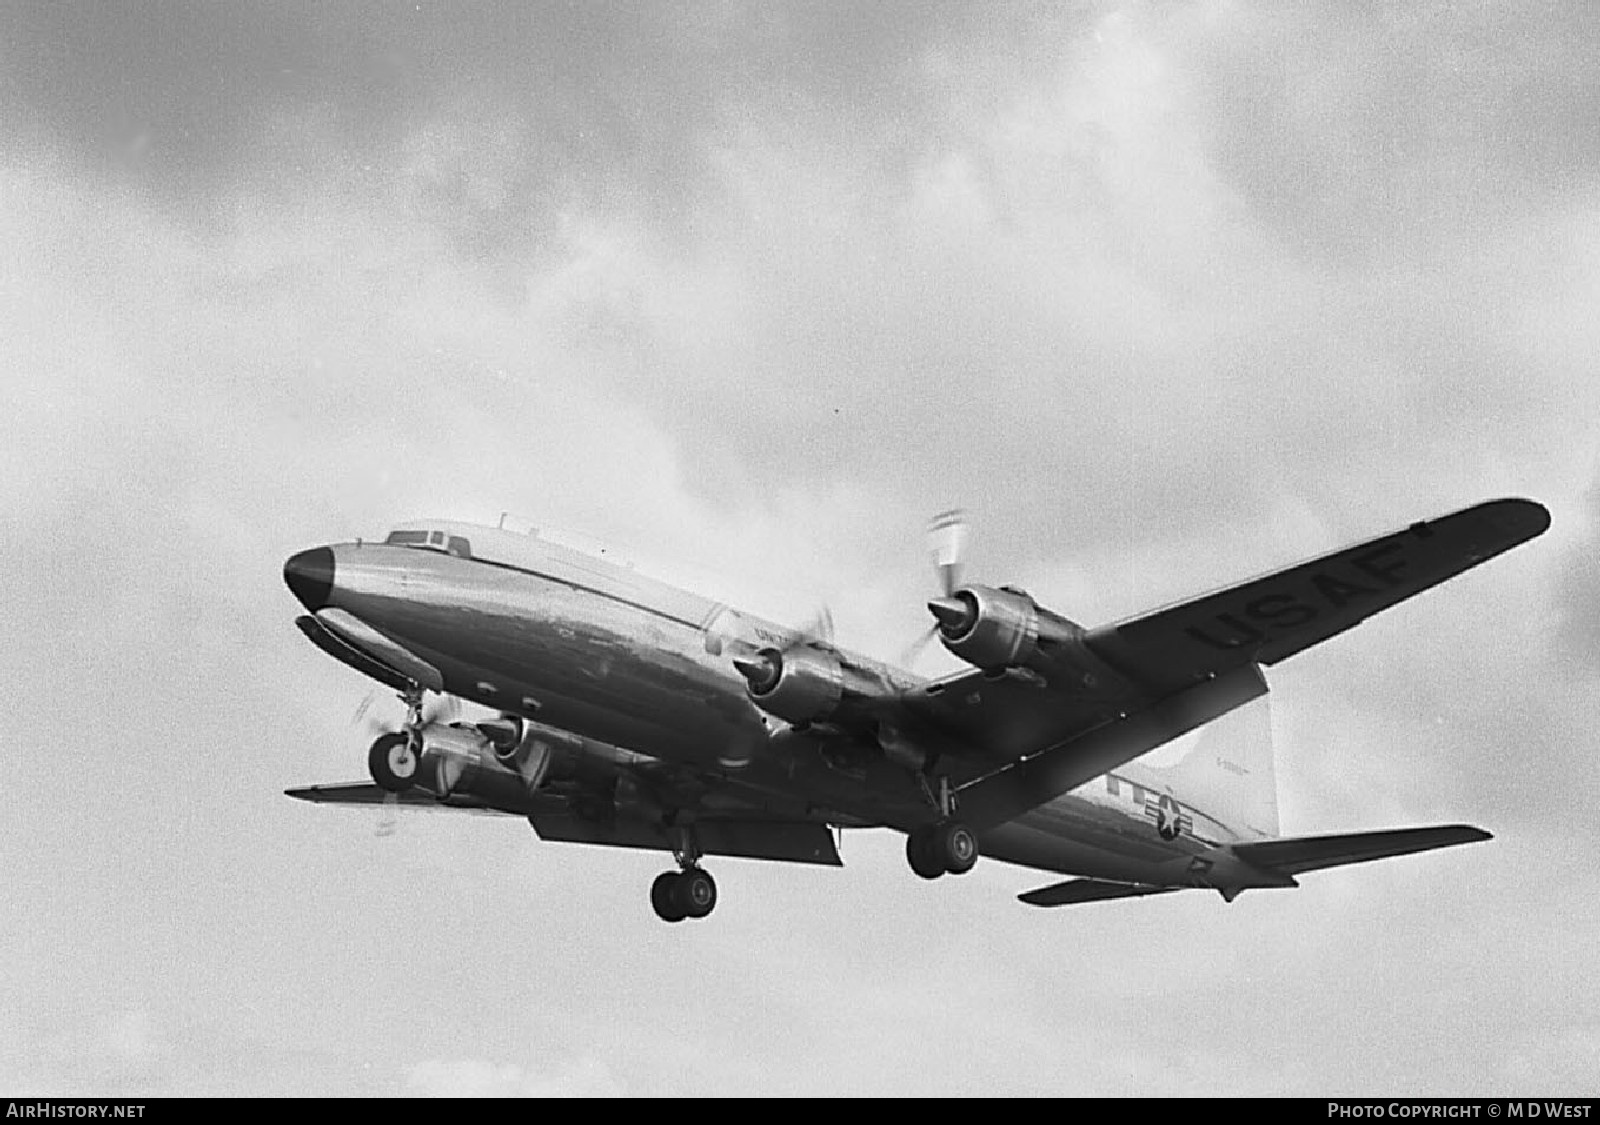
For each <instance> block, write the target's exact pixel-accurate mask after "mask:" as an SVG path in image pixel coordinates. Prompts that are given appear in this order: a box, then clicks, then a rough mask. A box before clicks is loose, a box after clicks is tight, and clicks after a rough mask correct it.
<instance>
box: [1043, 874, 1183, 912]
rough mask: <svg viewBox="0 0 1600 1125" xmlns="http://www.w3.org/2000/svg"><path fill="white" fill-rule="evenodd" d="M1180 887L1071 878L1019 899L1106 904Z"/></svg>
mask: <svg viewBox="0 0 1600 1125" xmlns="http://www.w3.org/2000/svg"><path fill="white" fill-rule="evenodd" d="M1177 890H1182V888H1181V887H1149V886H1139V885H1137V884H1134V883H1107V882H1104V881H1103V880H1100V879H1068V880H1067V881H1066V882H1065V883H1052V884H1050V885H1049V886H1048V887H1039V888H1037V889H1035V890H1031V891H1027V892H1025V893H1024V894H1020V895H1018V896H1017V897H1018V898H1019V899H1021V900H1022V901H1023V902H1025V903H1027V904H1028V905H1030V906H1074V905H1076V904H1077V903H1080V902H1104V901H1105V900H1106V899H1108V898H1138V897H1140V896H1142V895H1164V894H1166V893H1167V892H1168V891H1177Z"/></svg>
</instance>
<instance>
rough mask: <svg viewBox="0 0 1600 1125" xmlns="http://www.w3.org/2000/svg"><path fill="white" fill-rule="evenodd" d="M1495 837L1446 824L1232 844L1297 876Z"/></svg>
mask: <svg viewBox="0 0 1600 1125" xmlns="http://www.w3.org/2000/svg"><path fill="white" fill-rule="evenodd" d="M1493 838H1494V837H1493V836H1491V835H1490V834H1489V833H1488V832H1485V831H1484V830H1483V829H1481V828H1474V827H1473V826H1472V825H1470V824H1445V825H1438V826H1435V827H1430V828H1389V829H1382V830H1379V831H1377V832H1344V833H1338V834H1335V835H1329V836H1286V837H1283V838H1281V839H1277V840H1259V841H1256V842H1253V843H1248V844H1235V845H1233V852H1234V854H1235V855H1236V856H1238V857H1239V858H1240V859H1242V860H1244V861H1245V862H1246V863H1248V864H1250V865H1251V866H1252V867H1261V868H1266V869H1268V870H1271V871H1281V872H1283V873H1284V874H1286V875H1298V874H1300V873H1301V872H1304V871H1321V870H1324V869H1325V868H1329V867H1343V866H1345V865H1346V864H1351V863H1370V862H1372V861H1373V860H1378V859H1388V858H1389V857H1391V856H1397V855H1411V854H1413V853H1415V852H1426V851H1432V850H1433V849H1434V848H1450V847H1455V846H1456V845H1457V844H1475V843H1478V842H1480V841H1483V840H1492V839H1493Z"/></svg>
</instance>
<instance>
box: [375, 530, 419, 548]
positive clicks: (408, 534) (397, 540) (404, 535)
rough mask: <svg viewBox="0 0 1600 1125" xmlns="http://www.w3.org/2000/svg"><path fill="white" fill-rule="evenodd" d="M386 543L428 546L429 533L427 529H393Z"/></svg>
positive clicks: (403, 545) (404, 545) (405, 545)
mask: <svg viewBox="0 0 1600 1125" xmlns="http://www.w3.org/2000/svg"><path fill="white" fill-rule="evenodd" d="M384 542H385V543H394V544H398V545H399V546H402V547H410V546H418V545H422V546H426V545H427V542H428V533H427V532H426V531H391V532H389V538H387V539H385V540H384Z"/></svg>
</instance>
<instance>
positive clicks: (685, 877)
mask: <svg viewBox="0 0 1600 1125" xmlns="http://www.w3.org/2000/svg"><path fill="white" fill-rule="evenodd" d="M673 897H674V898H676V899H677V904H678V906H679V908H680V909H682V911H683V914H684V917H686V918H704V917H705V916H706V915H707V914H710V913H711V911H712V910H714V909H715V908H716V905H717V884H716V881H715V880H714V879H712V878H711V873H710V872H709V871H702V870H701V869H700V868H698V867H691V868H689V870H687V871H685V872H683V873H682V874H681V875H679V876H678V885H677V886H676V887H674V888H673Z"/></svg>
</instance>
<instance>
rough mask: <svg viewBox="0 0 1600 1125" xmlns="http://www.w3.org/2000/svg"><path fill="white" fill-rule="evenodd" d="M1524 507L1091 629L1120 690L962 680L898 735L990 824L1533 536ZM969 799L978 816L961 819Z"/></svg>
mask: <svg viewBox="0 0 1600 1125" xmlns="http://www.w3.org/2000/svg"><path fill="white" fill-rule="evenodd" d="M1549 525H1550V514H1549V512H1548V511H1546V510H1545V508H1544V507H1543V506H1542V505H1539V504H1536V503H1534V502H1533V501H1530V500H1492V501H1489V502H1487V503H1483V504H1478V505H1475V506H1473V507H1471V508H1465V509H1463V510H1461V511H1459V512H1455V513H1453V514H1451V515H1447V516H1443V517H1440V518H1438V519H1434V520H1426V521H1422V522H1419V523H1414V524H1412V525H1411V526H1409V527H1407V528H1405V529H1403V530H1401V531H1396V532H1393V533H1391V534H1389V535H1383V536H1379V537H1377V538H1375V539H1369V540H1367V541H1365V542H1363V543H1359V544H1357V545H1355V546H1353V547H1348V548H1345V549H1344V550H1341V551H1335V552H1333V553H1331V554H1327V555H1323V556H1321V557H1319V558H1316V559H1312V560H1311V561H1309V562H1304V563H1301V564H1299V565H1297V566H1291V567H1288V568H1286V569H1283V570H1279V571H1275V572H1274V573H1271V574H1268V575H1265V576H1263V577H1260V578H1255V579H1251V580H1249V581H1247V582H1242V583H1240V584H1238V585H1236V586H1232V587H1229V588H1227V589H1225V590H1221V591H1218V592H1215V593H1211V594H1206V595H1203V596H1201V597H1198V598H1194V599H1191V600H1189V601H1186V602H1182V603H1179V604H1177V605H1173V606H1168V607H1166V608H1164V609H1159V610H1156V611H1154V612H1151V613H1147V614H1143V615H1141V616H1138V617H1135V618H1131V619H1129V620H1127V621H1123V622H1119V623H1117V624H1114V625H1110V626H1106V627H1103V628H1099V629H1094V630H1091V631H1090V632H1089V633H1087V634H1086V635H1085V638H1084V640H1085V644H1086V645H1087V647H1088V648H1089V650H1090V651H1091V652H1093V654H1094V655H1095V656H1097V657H1098V658H1099V659H1100V660H1101V661H1103V662H1104V663H1105V664H1106V665H1107V666H1108V667H1109V668H1110V669H1111V670H1112V671H1114V672H1115V673H1117V677H1115V678H1118V679H1120V681H1121V682H1120V683H1115V684H1102V685H1101V686H1099V687H1098V688H1085V687H1082V686H1078V685H1063V686H1059V687H1058V686H1056V685H1052V684H1050V683H1049V682H1047V681H1041V680H1040V679H1039V678H1037V677H1028V676H1017V675H1003V676H998V677H996V676H990V675H985V674H984V673H982V672H979V671H976V670H974V671H972V672H967V673H963V674H961V675H958V676H953V677H949V678H947V679H944V680H940V681H935V682H934V683H932V684H928V685H926V686H924V687H921V688H917V689H914V690H913V691H911V692H908V693H907V694H906V695H905V696H903V697H902V700H901V703H902V705H903V708H904V714H905V716H906V720H907V721H906V726H907V733H908V734H910V735H911V736H912V737H913V738H916V739H918V740H920V741H921V742H923V743H924V744H926V745H928V746H930V747H932V748H935V749H937V750H938V751H940V752H945V753H952V754H954V755H955V756H956V757H957V758H958V759H959V760H962V761H964V762H965V763H967V764H968V766H969V769H968V771H967V774H968V778H969V779H970V780H968V781H967V784H966V785H965V786H964V787H963V788H962V790H961V793H962V804H963V809H964V815H967V816H969V818H971V819H972V821H973V823H974V827H981V826H982V825H983V824H985V823H989V824H993V823H999V822H1000V821H1001V820H1002V819H1004V816H1002V814H1003V813H1005V814H1008V815H1010V816H1015V815H1018V814H1020V813H1021V812H1024V811H1026V810H1027V809H1028V808H1032V807H1034V806H1035V805H1037V804H1042V803H1043V802H1045V801H1048V800H1050V799H1051V798H1053V797H1056V796H1059V795H1060V794H1062V793H1065V792H1068V791H1069V790H1071V789H1073V788H1076V787H1077V786H1079V785H1082V784H1083V783H1084V782H1086V781H1089V780H1091V779H1093V778H1094V777H1097V776H1099V775H1100V774H1101V773H1104V772H1105V771H1106V770H1109V769H1113V768H1115V767H1116V766H1118V765H1120V764H1122V763H1123V762H1126V761H1129V760H1131V759H1133V758H1136V757H1138V756H1139V755H1141V754H1144V753H1146V752H1147V751H1150V750H1153V749H1155V748H1156V747H1157V746H1160V745H1162V744H1163V743H1165V742H1167V741H1170V740H1171V739H1173V738H1176V737H1177V736H1179V735H1181V734H1184V733H1186V732H1187V731H1189V730H1192V729H1194V728H1195V727H1196V726H1199V725H1200V724H1201V723H1205V722H1209V721H1210V720H1211V719H1214V718H1216V717H1218V716H1219V715H1221V714H1224V713H1225V712H1226V711H1228V710H1231V709H1232V708H1233V707H1237V706H1239V705H1240V704H1242V703H1245V702H1247V701H1248V700H1250V699H1253V698H1255V697H1256V696H1257V695H1260V694H1263V693H1264V692H1265V691H1266V686H1265V683H1264V681H1262V680H1261V678H1260V674H1259V670H1258V667H1257V666H1258V665H1261V664H1272V663H1276V662H1277V661H1280V660H1283V659H1285V658H1287V657H1289V656H1292V655H1294V654H1295V653H1297V652H1301V651H1304V650H1305V649H1307V648H1309V647H1311V646H1312V645H1315V644H1319V643H1320V642H1322V641H1324V640H1327V639H1328V638H1329V637H1333V636H1336V635H1337V634H1339V633H1342V632H1344V631H1345V630H1347V629H1350V628H1352V627H1354V626H1355V625H1357V624H1359V623H1360V622H1361V621H1363V620H1365V619H1366V618H1368V617H1371V616H1372V615H1373V614H1375V613H1378V612H1380V611H1382V610H1384V609H1387V608H1389V607H1390V606H1394V605H1397V604H1399V603H1400V602H1402V601H1404V600H1406V599H1407V598H1410V597H1413V596H1415V595H1417V594H1419V593H1421V592H1422V591H1424V590H1426V589H1428V588H1430V587H1432V586H1436V585H1438V584H1439V583H1441V582H1444V581H1446V580H1447V579H1449V578H1451V577H1454V576H1455V575H1457V574H1460V573H1462V572H1463V571H1466V570H1469V569H1471V568H1472V567H1474V566H1477V565H1478V564H1479V563H1482V562H1484V561H1486V560H1488V559H1490V558H1493V557H1494V556H1495V555H1498V554H1500V553H1501V552H1503V551H1507V550H1509V549H1510V548H1512V547H1514V546H1516V545H1517V544H1519V543H1522V542H1525V541H1527V540H1529V539H1532V538H1534V537H1535V536H1537V535H1539V534H1540V533H1542V532H1543V531H1544V530H1545V529H1546V528H1547V527H1549ZM975 802H977V803H979V804H981V805H982V806H983V809H982V811H981V812H978V813H975V814H974V813H971V812H970V811H968V810H970V809H971V808H972V805H973V804H974V803H975Z"/></svg>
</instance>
